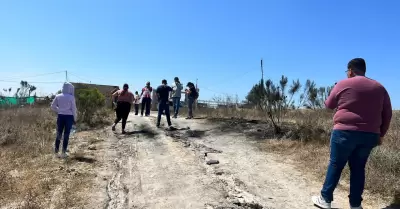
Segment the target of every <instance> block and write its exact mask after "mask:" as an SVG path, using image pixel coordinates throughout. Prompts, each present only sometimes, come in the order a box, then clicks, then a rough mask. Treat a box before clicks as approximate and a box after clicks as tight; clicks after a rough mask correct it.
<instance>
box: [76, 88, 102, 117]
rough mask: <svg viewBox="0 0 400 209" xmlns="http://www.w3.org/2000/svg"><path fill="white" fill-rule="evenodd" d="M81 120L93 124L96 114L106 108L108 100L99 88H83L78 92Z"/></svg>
mask: <svg viewBox="0 0 400 209" xmlns="http://www.w3.org/2000/svg"><path fill="white" fill-rule="evenodd" d="M76 100H77V106H78V110H79V114H80V117H81V118H80V119H81V120H82V121H83V122H85V123H88V124H92V121H93V116H94V114H95V113H96V112H97V111H98V110H100V109H102V108H103V107H104V106H105V102H106V98H105V96H104V95H103V94H102V93H101V92H100V91H99V90H98V89H97V88H82V89H78V90H77V91H76Z"/></svg>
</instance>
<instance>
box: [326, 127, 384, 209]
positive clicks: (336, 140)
mask: <svg viewBox="0 0 400 209" xmlns="http://www.w3.org/2000/svg"><path fill="white" fill-rule="evenodd" d="M378 142H379V134H375V133H368V132H361V131H341V130H334V131H333V132H332V136H331V142H330V146H331V154H330V162H329V166H328V171H327V173H326V179H325V183H324V185H323V188H322V190H321V196H322V197H323V198H324V199H325V201H327V202H332V201H333V191H334V190H335V188H336V186H337V184H338V182H339V179H340V175H341V173H342V170H343V168H344V166H345V165H346V163H347V162H348V163H349V167H350V195H349V201H350V205H351V206H352V207H359V206H360V205H361V201H362V200H363V199H362V194H363V192H364V184H365V165H366V163H367V161H368V157H369V155H370V153H371V151H372V149H373V148H374V147H376V146H377V145H378Z"/></svg>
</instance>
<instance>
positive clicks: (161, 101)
mask: <svg viewBox="0 0 400 209" xmlns="http://www.w3.org/2000/svg"><path fill="white" fill-rule="evenodd" d="M171 91H172V88H171V87H170V86H168V85H167V80H165V79H164V80H162V81H161V85H160V86H158V87H157V90H156V94H157V98H158V115H157V128H159V127H160V122H161V115H162V113H163V112H165V116H166V117H167V123H168V127H171V125H172V124H171V117H170V112H169V94H170V92H171Z"/></svg>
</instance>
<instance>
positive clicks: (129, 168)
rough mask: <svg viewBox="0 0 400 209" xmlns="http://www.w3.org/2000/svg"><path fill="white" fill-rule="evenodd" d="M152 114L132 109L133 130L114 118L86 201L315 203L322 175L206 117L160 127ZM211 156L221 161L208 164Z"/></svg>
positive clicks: (167, 206) (166, 205)
mask: <svg viewBox="0 0 400 209" xmlns="http://www.w3.org/2000/svg"><path fill="white" fill-rule="evenodd" d="M152 114H153V116H151V117H139V116H134V115H132V114H131V116H130V118H129V122H128V124H127V130H128V131H131V132H129V133H128V134H126V135H122V134H120V133H119V132H120V125H119V126H118V127H117V133H116V134H114V133H112V132H111V130H109V131H107V134H108V137H106V138H105V139H104V140H103V141H102V142H101V143H99V144H98V145H97V151H96V154H95V155H96V158H97V160H98V161H99V162H102V163H101V165H102V166H100V167H98V168H96V172H97V176H96V178H95V179H94V180H95V182H96V184H95V185H94V189H93V190H92V191H93V192H91V193H90V194H88V195H89V200H90V203H89V205H88V206H87V207H85V208H96V209H98V208H105V209H125V208H128V209H131V208H160V209H172V208H174V209H175V208H176V209H184V208H207V209H217V208H218V209H223V208H226V209H228V208H265V209H267V208H271V209H272V208H276V209H278V208H279V209H285V208H290V209H292V208H296V209H297V208H298V209H303V208H314V206H313V205H312V203H311V196H312V195H314V194H318V193H319V190H320V187H321V182H315V180H314V179H312V178H309V175H307V174H304V173H303V172H301V171H299V170H298V169H297V168H295V166H294V165H293V164H292V163H291V162H285V161H282V160H281V159H279V156H276V155H274V154H269V153H265V152H262V151H261V150H260V149H258V148H257V146H256V142H254V141H251V140H248V139H246V138H245V137H244V136H242V135H239V134H234V133H221V132H218V131H216V127H215V124H214V125H213V124H210V123H209V122H207V121H205V120H185V119H180V118H178V119H173V121H172V122H173V125H174V127H176V128H178V130H176V131H165V130H164V129H163V128H161V129H157V128H156V127H155V117H154V115H155V113H152ZM162 121H163V122H164V123H166V122H165V117H163V118H162ZM212 161H214V162H215V161H218V164H211V165H208V164H207V163H212ZM310 179H312V180H310ZM335 198H336V199H335V202H334V205H335V206H336V207H337V208H349V207H348V204H347V192H346V191H341V190H337V191H336V192H335ZM365 208H374V209H375V208H382V206H381V205H369V206H368V207H365Z"/></svg>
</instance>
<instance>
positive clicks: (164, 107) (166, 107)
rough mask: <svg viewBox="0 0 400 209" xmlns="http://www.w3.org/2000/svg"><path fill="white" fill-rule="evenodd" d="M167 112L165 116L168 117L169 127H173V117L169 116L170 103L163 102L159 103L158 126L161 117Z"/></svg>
mask: <svg viewBox="0 0 400 209" xmlns="http://www.w3.org/2000/svg"><path fill="white" fill-rule="evenodd" d="M164 111H165V116H166V117H167V123H168V126H171V117H170V114H169V103H167V102H166V101H161V102H160V103H158V115H157V126H160V122H161V115H162V113H163V112H164Z"/></svg>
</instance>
